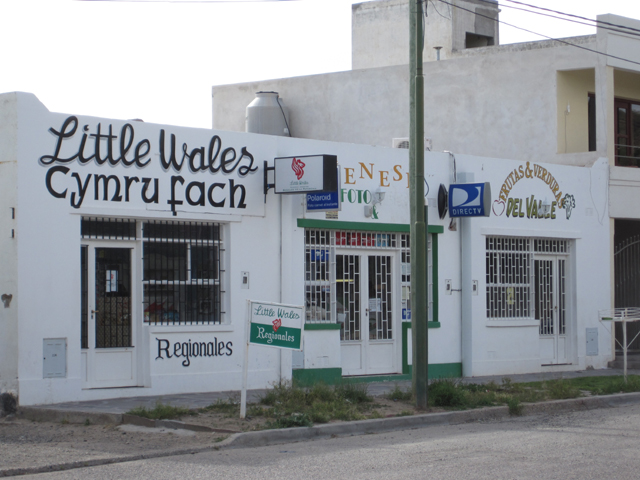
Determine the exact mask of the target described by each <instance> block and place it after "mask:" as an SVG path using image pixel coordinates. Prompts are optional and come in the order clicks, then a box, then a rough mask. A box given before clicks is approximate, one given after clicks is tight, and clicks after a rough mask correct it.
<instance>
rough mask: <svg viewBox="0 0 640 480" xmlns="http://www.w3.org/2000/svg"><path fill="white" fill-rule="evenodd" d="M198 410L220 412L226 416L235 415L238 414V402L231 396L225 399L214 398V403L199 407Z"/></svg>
mask: <svg viewBox="0 0 640 480" xmlns="http://www.w3.org/2000/svg"><path fill="white" fill-rule="evenodd" d="M200 411H202V412H212V413H222V414H224V415H226V416H228V417H236V416H238V415H240V403H239V402H238V401H237V400H235V399H233V398H228V399H226V400H222V399H221V398H219V399H218V400H216V403H212V404H211V405H207V406H206V407H203V408H201V409H200Z"/></svg>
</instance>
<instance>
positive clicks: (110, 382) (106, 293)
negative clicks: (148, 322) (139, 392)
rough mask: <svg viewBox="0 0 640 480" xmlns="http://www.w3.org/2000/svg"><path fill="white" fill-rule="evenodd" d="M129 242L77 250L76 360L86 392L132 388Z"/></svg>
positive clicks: (134, 376) (133, 334) (133, 308)
mask: <svg viewBox="0 0 640 480" xmlns="http://www.w3.org/2000/svg"><path fill="white" fill-rule="evenodd" d="M134 247H135V245H134V244H127V243H126V242H118V247H117V248H115V247H113V246H110V245H108V244H103V245H101V244H92V245H87V246H83V247H82V277H83V278H82V284H83V289H82V310H83V311H82V326H81V329H82V357H83V372H84V384H85V387H87V388H106V387H130V386H135V385H137V374H136V358H135V349H134V345H135V342H136V336H137V335H136V329H135V325H136V323H135V322H134V319H135V318H139V316H138V315H137V314H136V312H137V307H136V305H135V304H134V302H133V301H132V299H133V290H134V288H133V287H134V285H136V282H135V280H136V271H135V268H134V265H135V263H134V262H133V258H134V257H133V252H134Z"/></svg>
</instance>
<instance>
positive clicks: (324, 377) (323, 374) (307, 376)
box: [291, 368, 342, 387]
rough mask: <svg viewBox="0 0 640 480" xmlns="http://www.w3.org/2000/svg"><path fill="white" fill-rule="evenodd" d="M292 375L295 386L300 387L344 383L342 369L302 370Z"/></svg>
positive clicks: (294, 371) (295, 371)
mask: <svg viewBox="0 0 640 480" xmlns="http://www.w3.org/2000/svg"><path fill="white" fill-rule="evenodd" d="M291 373H292V380H293V383H294V385H297V386H300V387H310V386H312V385H314V384H316V383H325V384H327V385H336V384H338V383H340V382H341V381H342V369H341V368H307V369H303V368H300V369H297V370H293V371H292V372H291Z"/></svg>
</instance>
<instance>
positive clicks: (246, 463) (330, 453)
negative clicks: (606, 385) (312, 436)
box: [22, 405, 640, 480]
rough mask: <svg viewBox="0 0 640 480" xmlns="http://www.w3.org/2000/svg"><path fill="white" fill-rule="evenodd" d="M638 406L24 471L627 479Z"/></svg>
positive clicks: (634, 454) (639, 453) (107, 475)
mask: <svg viewBox="0 0 640 480" xmlns="http://www.w3.org/2000/svg"><path fill="white" fill-rule="evenodd" d="M639 471H640V405H629V406H623V407H617V408H606V409H596V410H589V411H575V412H570V413H562V414H539V415H533V416H528V417H517V418H512V419H509V420H502V421H491V422H484V423H473V424H466V425H452V426H441V427H435V426H434V427H429V428H420V429H412V430H403V431H397V432H392V433H386V434H373V435H361V436H353V437H352V436H345V437H336V438H328V439H324V440H316V441H309V442H300V443H290V444H285V445H276V446H269V447H256V448H242V449H240V448H238V449H223V450H220V451H212V452H207V453H200V454H193V455H184V456H174V457H166V458H159V459H152V460H142V461H136V462H126V463H120V464H113V465H103V466H98V467H89V468H80V469H76V470H69V471H64V472H59V473H47V474H39V475H30V476H26V477H22V478H37V479H89V478H90V479H94V480H100V479H116V478H118V479H120V478H122V479H124V478H127V479H128V478H136V479H154V480H160V479H175V478H182V479H189V480H192V479H205V478H206V479H217V478H224V479H230V478H233V479H282V480H287V479H295V480H300V479H336V478H340V479H342V478H345V479H396V478H397V479H414V478H415V479H425V478H428V479H430V480H431V479H447V480H451V479H456V480H461V479H485V478H487V479H489V478H490V479H563V480H564V479H582V480H588V479H594V480H595V479H598V480H600V479H607V480H608V479H625V480H628V479H631V478H638V472H639Z"/></svg>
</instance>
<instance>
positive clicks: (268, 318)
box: [249, 302, 304, 350]
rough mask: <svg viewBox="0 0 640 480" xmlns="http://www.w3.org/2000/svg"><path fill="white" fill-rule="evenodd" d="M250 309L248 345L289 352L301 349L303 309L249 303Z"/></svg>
mask: <svg viewBox="0 0 640 480" xmlns="http://www.w3.org/2000/svg"><path fill="white" fill-rule="evenodd" d="M250 308H251V324H250V326H251V329H250V331H249V343H253V344H257V345H265V346H267V347H278V348H288V349H291V350H301V349H302V320H303V315H304V308H303V307H301V306H298V305H282V304H278V303H266V302H251V306H250Z"/></svg>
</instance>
